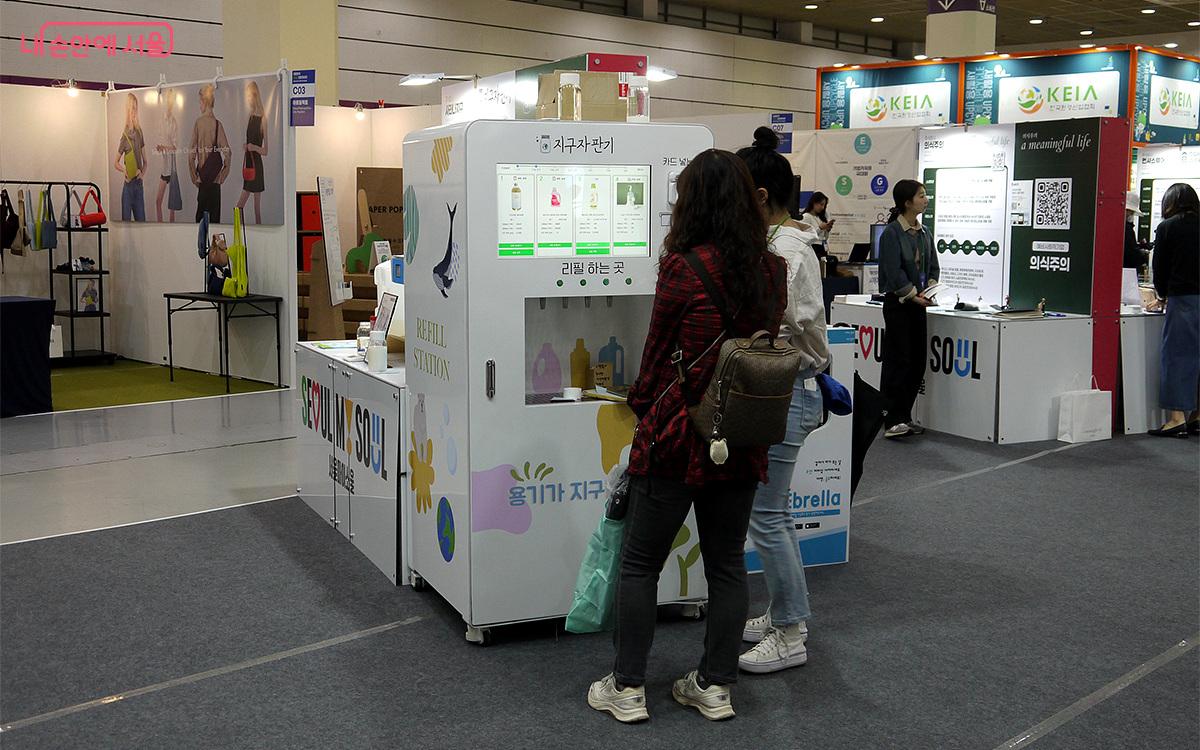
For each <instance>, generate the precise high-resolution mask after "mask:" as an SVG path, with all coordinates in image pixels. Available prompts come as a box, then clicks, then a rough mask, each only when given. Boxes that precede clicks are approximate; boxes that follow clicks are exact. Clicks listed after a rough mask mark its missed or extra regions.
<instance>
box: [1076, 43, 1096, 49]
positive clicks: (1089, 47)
mask: <svg viewBox="0 0 1200 750" xmlns="http://www.w3.org/2000/svg"><path fill="white" fill-rule="evenodd" d="M1079 46H1080V47H1081V48H1083V49H1091V48H1092V47H1095V46H1096V45H1095V44H1093V43H1092V42H1083V43H1082V44H1080V45H1079Z"/></svg>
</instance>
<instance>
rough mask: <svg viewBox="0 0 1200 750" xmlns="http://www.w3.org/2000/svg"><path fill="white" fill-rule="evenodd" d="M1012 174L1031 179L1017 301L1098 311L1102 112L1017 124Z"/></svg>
mask: <svg viewBox="0 0 1200 750" xmlns="http://www.w3.org/2000/svg"><path fill="white" fill-rule="evenodd" d="M1015 136H1016V137H1015V143H1016V150H1015V155H1014V167H1013V178H1014V180H1016V181H1023V182H1026V183H1029V184H1031V185H1032V191H1031V198H1030V213H1031V217H1032V221H1031V223H1030V224H1029V225H1028V226H1014V227H1012V236H1011V240H1010V257H1009V295H1010V296H1011V298H1012V304H1013V305H1014V306H1016V307H1033V306H1034V305H1036V304H1038V303H1039V302H1040V301H1041V300H1043V299H1044V300H1046V309H1047V310H1054V311H1057V312H1068V313H1082V314H1088V313H1090V312H1091V302H1092V265H1093V253H1094V247H1093V246H1094V244H1095V240H1096V190H1097V187H1096V185H1097V183H1096V179H1097V163H1098V162H1099V158H1100V122H1099V120H1094V119H1093V120H1059V121H1056V122H1039V123H1028V124H1023V125H1017V126H1016V130H1015Z"/></svg>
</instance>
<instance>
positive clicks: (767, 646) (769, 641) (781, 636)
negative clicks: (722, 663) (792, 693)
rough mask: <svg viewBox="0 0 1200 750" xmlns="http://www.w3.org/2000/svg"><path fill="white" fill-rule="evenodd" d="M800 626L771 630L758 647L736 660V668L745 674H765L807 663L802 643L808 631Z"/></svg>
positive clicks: (805, 651)
mask: <svg viewBox="0 0 1200 750" xmlns="http://www.w3.org/2000/svg"><path fill="white" fill-rule="evenodd" d="M801 627H803V626H802V625H799V624H797V625H791V626H788V627H786V628H771V630H770V631H768V632H767V634H766V636H765V637H764V638H763V639H762V640H761V641H759V643H758V645H757V646H755V647H754V648H752V649H750V650H749V651H747V652H746V653H744V654H742V655H741V657H739V658H738V666H739V667H741V668H742V669H744V670H746V671H747V672H754V673H755V674H766V673H768V672H778V671H780V670H781V669H787V668H788V667H798V666H800V665H802V664H806V663H807V662H808V649H807V648H806V647H805V645H804V641H805V640H806V639H807V637H808V631H807V630H804V631H801V629H800V628H801Z"/></svg>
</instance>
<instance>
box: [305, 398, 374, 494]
mask: <svg viewBox="0 0 1200 750" xmlns="http://www.w3.org/2000/svg"><path fill="white" fill-rule="evenodd" d="M300 423H301V424H303V425H304V426H305V427H307V428H308V429H310V430H312V431H313V432H315V433H316V434H317V435H319V436H320V437H321V439H322V440H324V441H326V442H328V443H329V444H330V445H335V446H339V447H343V448H345V450H346V453H347V454H348V455H349V456H350V464H351V465H350V466H347V465H345V464H343V463H342V461H341V459H339V458H337V457H336V456H335V455H331V456H330V457H329V475H330V477H331V478H332V479H333V480H334V481H335V482H337V483H338V484H339V485H341V486H342V487H343V488H345V489H346V491H347V492H351V493H353V492H354V468H355V467H356V466H361V467H363V468H366V469H368V470H369V471H370V472H371V473H373V474H375V475H376V476H378V477H379V478H380V479H382V480H384V481H387V478H388V470H387V463H386V461H385V460H384V457H385V456H386V455H387V418H386V417H384V416H383V415H382V414H376V413H373V412H372V411H371V410H370V409H369V408H367V407H365V406H363V405H362V404H361V403H356V402H355V401H354V400H353V399H348V398H345V397H344V396H335V394H334V393H333V390H332V389H331V388H329V387H328V386H326V385H323V384H321V383H319V382H317V381H315V380H312V379H310V378H307V377H301V378H300Z"/></svg>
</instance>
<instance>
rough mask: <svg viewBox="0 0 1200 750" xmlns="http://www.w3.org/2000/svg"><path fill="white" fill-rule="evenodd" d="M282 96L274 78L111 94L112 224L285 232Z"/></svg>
mask: <svg viewBox="0 0 1200 750" xmlns="http://www.w3.org/2000/svg"><path fill="white" fill-rule="evenodd" d="M283 95H284V89H283V84H282V82H281V81H280V79H279V77H278V75H277V74H275V73H271V74H266V75H259V76H248V77H239V78H221V79H219V80H218V81H216V82H215V83H214V82H213V81H198V82H192V83H183V84H163V85H161V86H155V87H150V88H141V89H121V90H118V91H114V92H109V94H108V100H107V110H108V111H107V118H108V138H107V140H106V147H105V160H106V162H107V167H108V175H109V179H108V193H107V195H105V196H104V197H105V201H104V207H105V211H106V213H107V214H108V217H109V220H110V221H134V222H163V223H168V222H169V223H183V224H188V223H195V222H198V221H199V220H200V217H201V216H202V214H203V213H204V212H205V211H207V212H208V214H209V222H210V223H212V224H232V223H233V209H234V207H237V206H241V207H242V220H243V221H244V222H245V223H246V224H247V225H252V224H272V225H281V224H283V217H284V195H283V152H284V148H283Z"/></svg>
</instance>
